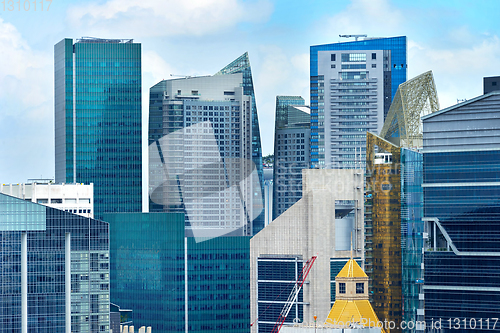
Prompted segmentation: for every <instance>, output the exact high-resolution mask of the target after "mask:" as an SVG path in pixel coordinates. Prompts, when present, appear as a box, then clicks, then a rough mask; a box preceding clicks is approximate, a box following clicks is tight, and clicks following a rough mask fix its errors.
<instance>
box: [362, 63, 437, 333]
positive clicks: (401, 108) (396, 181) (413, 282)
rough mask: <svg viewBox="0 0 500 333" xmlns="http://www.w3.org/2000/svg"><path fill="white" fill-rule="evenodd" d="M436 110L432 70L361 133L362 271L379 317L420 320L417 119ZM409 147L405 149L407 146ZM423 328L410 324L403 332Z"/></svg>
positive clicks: (419, 128) (413, 82)
mask: <svg viewBox="0 0 500 333" xmlns="http://www.w3.org/2000/svg"><path fill="white" fill-rule="evenodd" d="M438 110H439V102H438V99H437V93H436V87H435V84H434V79H433V76H432V73H431V72H430V71H429V72H426V73H423V74H421V75H419V76H417V77H415V78H412V79H411V80H408V81H406V82H404V83H402V84H400V85H399V87H398V90H397V92H396V95H395V97H394V99H393V102H392V104H391V106H390V108H389V112H388V114H387V118H386V120H385V123H384V126H383V128H382V132H381V133H380V136H377V135H375V134H373V133H368V134H367V139H366V142H367V148H366V149H367V150H366V156H367V158H366V175H367V176H366V187H365V191H366V196H365V208H366V209H365V223H364V224H365V235H366V246H365V271H366V272H367V274H368V276H370V288H371V289H372V291H373V293H372V294H371V298H372V300H373V304H374V308H375V310H376V311H377V314H378V315H379V317H380V318H381V319H382V320H388V321H392V322H394V323H396V328H394V329H390V331H391V332H393V331H396V332H398V330H397V326H398V325H399V324H398V323H399V322H401V320H403V319H404V320H406V321H410V320H411V321H415V320H423V318H422V311H423V301H422V299H421V294H422V293H423V291H422V290H423V289H422V283H423V271H422V266H421V264H422V262H423V254H422V244H423V223H422V222H421V217H422V189H421V184H422V155H421V154H420V153H418V152H417V151H416V150H417V148H421V147H422V123H421V120H420V117H421V116H423V115H426V114H429V113H432V112H436V111H438ZM409 148H411V149H409ZM421 329H423V327H422V326H421V325H419V324H418V323H416V324H415V325H413V327H411V329H405V330H404V331H405V332H415V331H417V330H421Z"/></svg>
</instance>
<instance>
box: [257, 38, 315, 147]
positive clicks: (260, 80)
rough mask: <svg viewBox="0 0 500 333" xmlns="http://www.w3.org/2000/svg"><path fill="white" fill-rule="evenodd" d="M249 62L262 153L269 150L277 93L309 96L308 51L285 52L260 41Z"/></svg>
mask: <svg viewBox="0 0 500 333" xmlns="http://www.w3.org/2000/svg"><path fill="white" fill-rule="evenodd" d="M257 57H258V60H259V61H258V65H257V66H253V65H252V71H253V79H254V87H255V96H256V100H257V110H258V112H259V123H260V135H261V141H262V149H263V154H264V155H267V154H269V153H273V141H274V116H275V107H276V96H277V95H293V96H296V95H299V96H302V97H303V98H304V99H305V100H306V103H307V101H308V100H309V54H289V53H287V52H286V51H285V50H284V49H282V48H281V47H278V46H276V45H261V46H260V47H259V49H258V53H257Z"/></svg>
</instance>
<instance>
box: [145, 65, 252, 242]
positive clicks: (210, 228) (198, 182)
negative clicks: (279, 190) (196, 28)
mask: <svg viewBox="0 0 500 333" xmlns="http://www.w3.org/2000/svg"><path fill="white" fill-rule="evenodd" d="M242 84H243V75H242V74H241V73H237V74H230V75H229V74H228V75H214V76H200V77H192V78H182V79H174V80H164V81H161V82H159V83H158V84H156V85H154V86H153V87H152V88H151V90H150V123H149V125H150V133H149V140H150V146H149V174H150V178H149V187H150V191H149V192H150V200H151V205H150V211H164V212H183V213H185V217H186V228H187V229H190V230H192V231H193V232H194V229H197V231H196V235H199V232H200V233H202V234H203V237H208V234H207V233H211V234H212V235H214V233H215V234H217V235H219V236H220V232H222V231H224V233H230V232H237V233H238V234H239V235H247V236H251V235H252V234H253V230H254V229H253V223H254V221H255V220H256V219H257V218H258V217H260V215H261V211H262V200H259V202H257V199H259V197H258V195H259V194H261V192H260V189H261V184H260V182H259V175H258V172H257V170H256V169H257V168H256V166H255V165H254V163H253V161H252V144H251V138H250V130H251V127H252V110H251V105H252V102H251V96H248V95H245V94H244V92H243V87H242ZM256 194H257V195H256ZM252 207H253V208H256V207H257V208H259V210H252V209H251V208H252ZM237 229H238V230H237Z"/></svg>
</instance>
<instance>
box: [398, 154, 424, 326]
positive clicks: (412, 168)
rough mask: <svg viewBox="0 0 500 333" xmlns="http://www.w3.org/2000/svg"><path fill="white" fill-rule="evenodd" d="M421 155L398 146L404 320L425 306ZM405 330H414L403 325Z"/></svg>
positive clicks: (415, 315)
mask: <svg viewBox="0 0 500 333" xmlns="http://www.w3.org/2000/svg"><path fill="white" fill-rule="evenodd" d="M422 181H423V156H422V154H421V153H419V152H416V151H412V150H409V149H406V148H402V149H401V260H402V273H403V276H402V293H403V320H404V321H405V322H410V321H415V320H419V321H420V320H424V318H421V317H419V314H418V311H417V310H418V309H423V308H424V301H423V300H421V299H420V294H423V282H424V275H423V273H424V272H423V270H422V263H423V262H424V258H423V253H422V249H423V247H424V238H423V233H424V223H423V222H422V217H423V216H422V214H423V191H422ZM404 332H416V327H414V328H413V329H408V328H407V329H405V330H404Z"/></svg>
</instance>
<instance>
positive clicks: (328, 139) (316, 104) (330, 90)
mask: <svg viewBox="0 0 500 333" xmlns="http://www.w3.org/2000/svg"><path fill="white" fill-rule="evenodd" d="M362 50H366V51H368V50H371V51H372V52H375V53H371V54H370V53H365V54H362V53H354V52H352V53H350V54H347V53H346V54H333V53H332V54H331V62H329V63H328V64H326V63H325V64H323V65H321V68H320V65H319V63H320V61H319V52H321V51H362ZM377 53H378V55H377ZM341 56H342V57H341ZM344 56H346V57H344ZM349 56H351V58H349ZM339 58H341V59H339ZM329 60H330V58H329ZM336 62H338V63H336ZM354 62H359V63H358V64H355V63H354ZM367 66H368V67H367ZM352 69H355V70H356V71H352ZM339 70H342V71H341V72H339V73H338V74H339V76H338V77H337V76H336V77H335V79H333V78H330V79H328V77H329V76H330V73H333V72H335V73H336V71H339ZM407 72H408V69H407V44H406V37H405V36H400V37H391V38H374V39H368V38H367V39H364V40H359V41H353V42H345V43H333V44H324V45H314V46H311V47H310V101H311V125H310V126H311V157H310V164H311V167H320V168H355V162H354V160H355V158H356V157H355V155H356V150H355V149H361V150H360V154H361V160H364V158H365V154H364V153H361V151H362V150H364V147H365V145H366V135H365V133H366V132H367V131H370V132H374V131H377V130H380V129H381V127H382V124H383V121H384V119H385V116H386V115H387V112H388V110H389V106H390V102H391V101H392V99H393V98H394V95H395V94H396V91H397V88H398V86H399V85H400V84H401V83H403V82H405V81H406V79H407ZM370 73H372V74H370ZM325 77H326V79H325ZM325 90H326V92H325ZM377 91H378V92H377ZM381 91H383V92H381ZM328 106H329V107H328ZM325 108H326V109H327V110H325ZM330 108H331V110H330ZM374 109H380V110H381V111H380V112H381V113H380V115H378V111H377V112H373V111H375V110H374ZM331 117H332V118H331ZM344 119H345V120H344ZM347 119H349V120H348V121H347ZM330 146H332V147H330Z"/></svg>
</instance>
